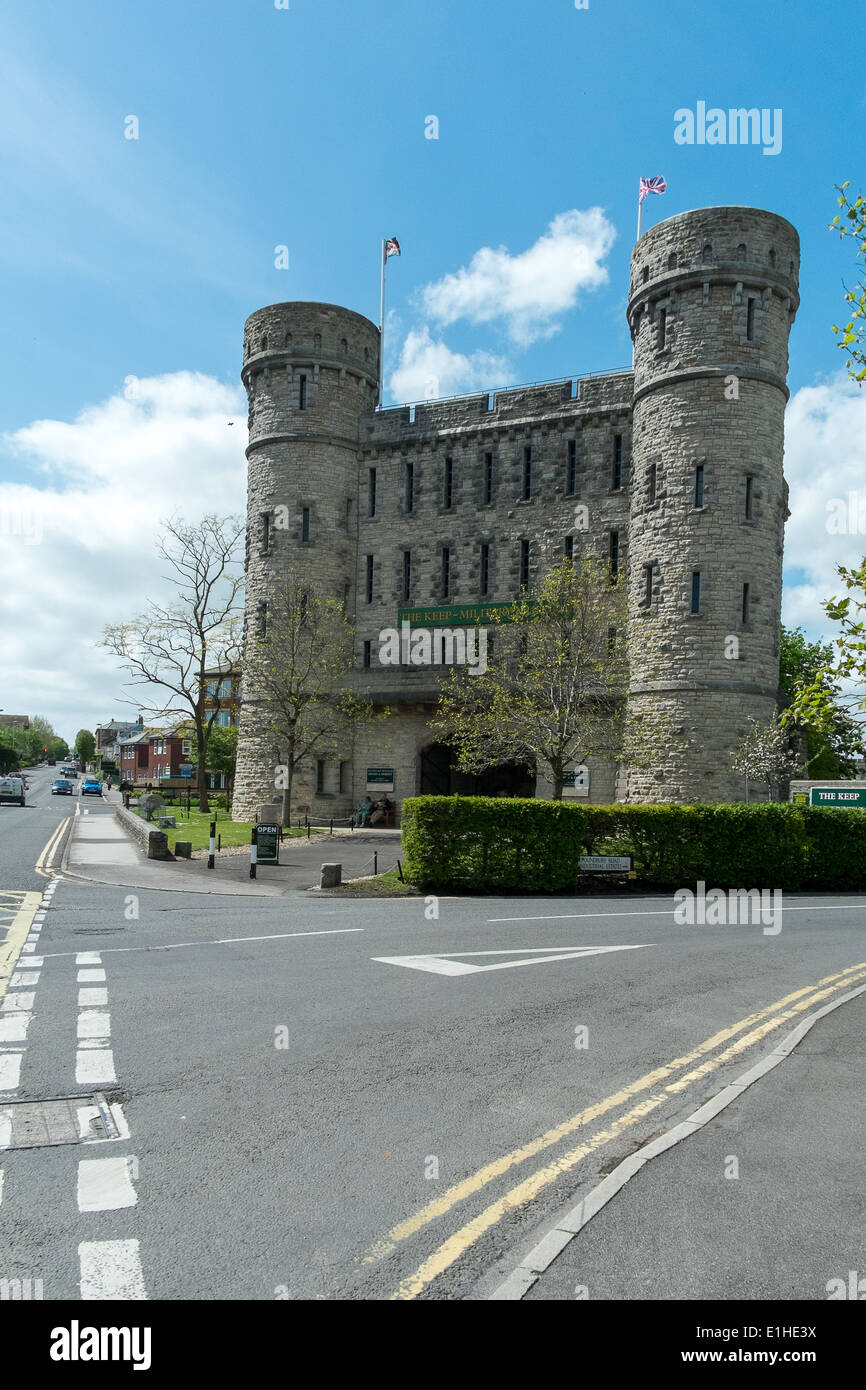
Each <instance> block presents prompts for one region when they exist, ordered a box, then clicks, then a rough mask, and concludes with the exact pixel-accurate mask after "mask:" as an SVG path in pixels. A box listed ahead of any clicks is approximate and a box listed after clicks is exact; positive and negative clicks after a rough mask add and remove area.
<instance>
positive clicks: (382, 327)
mask: <svg viewBox="0 0 866 1390" xmlns="http://www.w3.org/2000/svg"><path fill="white" fill-rule="evenodd" d="M385 245H386V241H385V238H384V237H383V238H382V286H381V291H380V294H379V409H380V410H381V408H382V396H383V393H384V389H385V386H384V382H385V266H386V265H387V263H388V262H387V257H386V255H385Z"/></svg>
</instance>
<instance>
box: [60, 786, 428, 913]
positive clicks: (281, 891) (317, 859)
mask: <svg viewBox="0 0 866 1390" xmlns="http://www.w3.org/2000/svg"><path fill="white" fill-rule="evenodd" d="M106 803H107V807H110V810H108V809H106ZM97 804H98V806H99V809H98V810H97V809H96V807H97ZM121 804H122V798H121V796H120V793H119V792H117V791H110V792H104V793H103V803H94V804H93V808H92V813H91V814H90V815H86V816H85V815H83V814H82V815H79V816H75V817H73V822H72V832H71V835H70V838H69V843H68V844H67V847H66V852H65V854H64V857H63V872H64V874H66V873H68V874H69V876H70V877H73V878H82V879H86V880H87V881H88V882H91V883H104V884H111V885H116V886H120V887H128V888H160V889H165V890H167V891H169V892H185V893H228V894H235V895H238V896H243V897H285V896H286V895H287V894H290V893H298V892H304V891H305V890H306V889H308V888H311V887H312V886H313V885H314V884H317V883H318V882H319V873H320V869H321V866H322V864H335V863H336V864H342V865H343V878H344V879H349V878H353V877H360V876H361V875H365V874H372V872H373V855H374V853H375V854H378V860H379V863H378V867H379V872H380V873H381V872H383V871H384V870H385V869H390V868H392V867H393V865H394V863H395V861H396V860H397V859H398V858H400V857H401V850H400V831H399V830H359V831H351V830H336V831H335V832H334V835H333V837H332V836H330V835H323V834H319V835H315V834H314V835H311V837H310V839H309V840H306V839H298V838H293V839H290V840H284V841H283V843H282V845H281V846H280V861H281V862H280V863H279V864H273V865H272V864H263V865H260V866H259V868H258V871H257V876H256V878H255V879H251V878H250V861H249V856H248V855H247V854H228V853H226V854H221V855H217V857H216V866H215V868H213V869H208V867H207V859H206V858H205V859H189V860H187V859H169V860H158V859H148V858H147V857H146V855H145V854H144V851H143V850H141V849H139V848H138V846H137V845H136V844H135V842H134V841H133V840H132V839H131V838H130V837H129V836H128V835H127V833H126V831H125V830H124V829H123V827H122V826H121V825H120V822H119V821H118V820H117V818H116V817H115V815H114V807H115V806H119V805H121ZM87 809H88V810H91V808H87Z"/></svg>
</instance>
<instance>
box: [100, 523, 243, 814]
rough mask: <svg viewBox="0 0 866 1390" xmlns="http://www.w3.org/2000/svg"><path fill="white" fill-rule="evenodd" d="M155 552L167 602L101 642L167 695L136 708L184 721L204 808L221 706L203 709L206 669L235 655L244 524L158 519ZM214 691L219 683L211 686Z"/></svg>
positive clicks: (140, 681) (229, 662)
mask: <svg viewBox="0 0 866 1390" xmlns="http://www.w3.org/2000/svg"><path fill="white" fill-rule="evenodd" d="M163 525H164V526H165V534H164V535H163V537H162V539H161V540H160V542H159V546H158V551H159V554H160V555H161V557H162V559H163V560H164V561H165V562H166V563H167V565H168V572H167V573H165V574H164V575H163V578H165V579H167V580H168V581H169V582H170V583H171V584H173V585H175V586H176V593H175V597H174V599H173V600H172V601H171V602H168V603H160V602H157V601H156V600H154V599H151V600H150V601H149V602H148V605H147V608H146V609H145V611H144V613H142V614H139V616H138V617H135V618H132V619H130V620H129V621H128V622H125V623H114V624H111V625H109V626H108V627H106V629H105V632H104V634H103V639H102V646H104V647H107V648H108V650H109V651H111V652H114V654H115V656H117V657H119V658H120V661H121V664H122V665H123V666H124V668H125V669H126V670H127V671H130V672H131V673H132V674H133V675H134V676H135V677H137V679H136V680H134V681H133V682H131V685H132V686H133V688H135V689H140V688H141V687H142V686H149V687H153V688H155V689H157V690H162V691H164V692H166V695H167V699H165V700H163V701H161V702H159V701H152V702H151V703H150V704H146V703H142V702H141V701H140V700H137V701H135V703H139V704H141V708H142V709H144V710H145V711H146V713H148V714H149V715H152V716H153V718H154V719H155V720H156V721H159V722H161V721H163V720H169V719H176V720H178V721H180V720H183V721H187V722H188V723H189V724H190V726H191V728H192V730H193V731H194V733H195V743H196V748H197V750H198V800H199V810H201V811H205V812H206V811H207V809H208V802H207V780H206V775H205V767H206V763H207V750H208V741H209V739H210V734H211V730H212V728H213V727H214V724H215V723H216V719H217V716H218V714H219V711H220V698H219V694H218V693H217V695H216V696H215V697H214V698H213V700H212V702H211V703H210V707H209V708H205V696H206V689H205V672H206V671H208V670H211V669H213V668H214V667H229V668H232V667H236V666H237V664H238V662H239V660H240V654H241V622H242V603H241V591H242V588H243V582H244V581H243V569H242V563H241V549H242V547H241V541H242V538H243V536H244V532H245V523H244V521H243V520H242V519H241V518H240V517H237V516H226V517H220V516H214V515H209V516H206V517H204V518H203V519H202V520H201V521H200V522H199V523H198V524H197V525H191V524H187V523H186V522H185V521H184V520H183V518H182V517H172V518H171V519H170V520H169V521H166V522H163ZM217 691H219V685H217Z"/></svg>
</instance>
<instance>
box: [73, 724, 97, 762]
mask: <svg viewBox="0 0 866 1390" xmlns="http://www.w3.org/2000/svg"><path fill="white" fill-rule="evenodd" d="M95 751H96V739H95V738H94V736H93V734H92V733H91V732H90V730H89V729H79V730H78V733H77V734H76V735H75V756H76V757H77V758H80V759H81V762H82V764H84V765H85V766H86V765H87V763H89V762H90V760H91V758H92V757H93V754H94V752H95Z"/></svg>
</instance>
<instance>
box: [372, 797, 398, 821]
mask: <svg viewBox="0 0 866 1390" xmlns="http://www.w3.org/2000/svg"><path fill="white" fill-rule="evenodd" d="M393 809H394V803H393V801H389V800H388V798H387V796H386V795H385V793H384V792H383V793H382V795H381V797H380V799H379V800H378V801H377V802H376V805H375V808H374V810H373V814H372V815H371V817H370V824H371V825H379V824H381V822H382V821H383V820H384V819H385V817H386V816H387V814H388V812H389V811H393Z"/></svg>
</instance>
